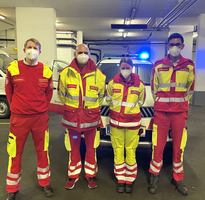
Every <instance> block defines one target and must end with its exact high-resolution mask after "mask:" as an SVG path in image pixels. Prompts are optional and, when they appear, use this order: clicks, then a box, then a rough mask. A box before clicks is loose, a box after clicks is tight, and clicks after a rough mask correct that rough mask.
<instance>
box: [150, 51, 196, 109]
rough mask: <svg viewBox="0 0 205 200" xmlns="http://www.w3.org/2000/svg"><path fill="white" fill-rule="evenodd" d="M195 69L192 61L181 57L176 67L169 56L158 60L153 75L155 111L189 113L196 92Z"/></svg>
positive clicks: (152, 88)
mask: <svg viewBox="0 0 205 200" xmlns="http://www.w3.org/2000/svg"><path fill="white" fill-rule="evenodd" d="M194 76H195V67H194V63H193V61H192V60H190V59H186V58H184V57H182V56H181V55H180V60H179V62H178V64H177V65H176V66H173V64H172V63H171V62H170V60H169V57H168V56H167V57H166V58H164V59H161V60H158V61H157V62H156V63H155V64H154V66H153V68H152V75H151V91H152V94H153V98H154V100H155V103H154V110H156V111H165V112H184V111H188V109H189V104H188V101H189V99H190V98H191V96H192V94H193V92H194V83H195V80H194Z"/></svg>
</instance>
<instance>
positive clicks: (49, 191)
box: [42, 185, 53, 197]
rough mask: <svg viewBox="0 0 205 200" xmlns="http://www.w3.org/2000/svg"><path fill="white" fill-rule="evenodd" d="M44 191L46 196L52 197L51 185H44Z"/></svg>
mask: <svg viewBox="0 0 205 200" xmlns="http://www.w3.org/2000/svg"><path fill="white" fill-rule="evenodd" d="M42 192H43V194H44V196H45V197H51V196H53V189H52V188H51V186H50V185H46V186H45V187H42Z"/></svg>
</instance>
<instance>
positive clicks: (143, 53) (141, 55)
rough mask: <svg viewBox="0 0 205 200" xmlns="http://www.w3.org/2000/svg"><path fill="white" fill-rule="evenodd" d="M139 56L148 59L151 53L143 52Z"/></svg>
mask: <svg viewBox="0 0 205 200" xmlns="http://www.w3.org/2000/svg"><path fill="white" fill-rule="evenodd" d="M139 57H140V59H142V60H146V59H148V58H149V53H147V52H142V53H141V54H140V56H139Z"/></svg>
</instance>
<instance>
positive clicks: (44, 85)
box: [38, 83, 48, 97]
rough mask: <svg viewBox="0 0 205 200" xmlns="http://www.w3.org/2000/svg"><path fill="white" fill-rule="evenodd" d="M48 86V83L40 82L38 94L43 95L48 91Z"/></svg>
mask: <svg viewBox="0 0 205 200" xmlns="http://www.w3.org/2000/svg"><path fill="white" fill-rule="evenodd" d="M47 87H48V83H38V96H39V97H43V96H44V95H45V92H46V88H47Z"/></svg>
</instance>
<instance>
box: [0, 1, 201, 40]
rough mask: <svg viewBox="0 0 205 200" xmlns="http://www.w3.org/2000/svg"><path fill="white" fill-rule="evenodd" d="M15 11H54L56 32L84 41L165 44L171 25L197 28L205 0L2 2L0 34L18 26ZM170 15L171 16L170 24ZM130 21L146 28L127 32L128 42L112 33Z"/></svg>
mask: <svg viewBox="0 0 205 200" xmlns="http://www.w3.org/2000/svg"><path fill="white" fill-rule="evenodd" d="M180 5H181V7H180ZM15 7H44V8H54V9H55V10H56V22H59V25H58V26H57V29H61V30H73V31H79V30H80V31H83V36H84V40H149V41H160V40H161V41H163V40H165V39H166V38H167V34H168V31H169V27H170V25H193V26H196V25H197V18H198V16H199V15H200V14H203V13H205V1H204V0H166V1H165V0H86V1H82V0H69V1H68V0H58V1H56V0H43V1H42V0H18V1H16V0H9V1H8V0H1V1H0V15H3V16H4V17H5V19H4V20H3V19H0V31H2V30H7V29H10V28H13V27H14V26H15V23H16V18H15ZM175 10H176V11H175ZM182 10H183V12H181V11H182ZM180 12H181V13H180ZM168 14H170V15H171V14H172V16H171V19H170V21H172V22H171V23H170V22H168V21H167V20H168V18H167V15H168ZM178 15H179V16H178ZM32 17H35V16H32ZM127 20H131V22H130V25H134V24H138V25H139V24H146V25H147V28H146V29H125V30H124V31H125V32H127V37H126V38H124V37H123V33H121V32H118V30H117V29H111V25H112V24H121V25H123V24H126V23H127ZM163 20H164V24H162V22H163ZM26 23H29V19H25V24H26ZM160 23H161V24H160ZM167 24H168V25H167Z"/></svg>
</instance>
